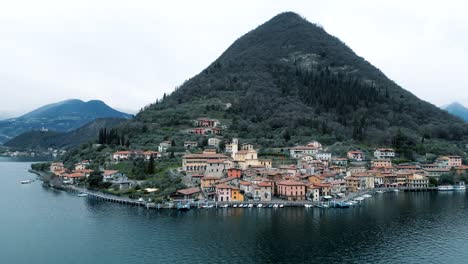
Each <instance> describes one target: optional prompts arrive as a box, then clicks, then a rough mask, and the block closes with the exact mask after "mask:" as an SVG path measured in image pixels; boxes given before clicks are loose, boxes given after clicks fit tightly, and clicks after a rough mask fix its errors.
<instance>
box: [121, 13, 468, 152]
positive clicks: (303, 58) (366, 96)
mask: <svg viewBox="0 0 468 264" xmlns="http://www.w3.org/2000/svg"><path fill="white" fill-rule="evenodd" d="M382 52H386V51H385V50H382ZM201 116H208V117H212V118H218V119H220V120H221V121H222V122H223V123H224V124H227V125H228V129H227V130H226V131H225V135H226V136H227V137H231V136H239V137H241V138H245V139H251V141H256V142H257V143H259V144H262V145H268V146H282V145H285V144H286V145H287V144H291V142H294V141H304V140H307V139H310V138H311V137H315V138H317V137H319V138H322V140H327V141H328V142H333V141H335V140H339V141H341V140H349V139H353V140H355V141H358V142H365V143H368V144H382V145H392V144H395V142H394V139H395V137H397V136H398V137H399V138H400V139H401V138H403V139H404V141H405V142H404V143H402V144H417V143H419V142H424V139H427V138H433V139H436V138H437V139H444V140H461V139H463V138H464V137H465V136H466V135H467V134H468V130H467V126H466V125H465V124H464V123H463V122H462V121H461V120H460V119H458V118H456V117H453V116H452V115H450V114H448V113H447V112H445V111H443V110H441V109H439V108H438V107H436V106H434V105H432V104H430V103H427V102H425V101H422V100H420V99H418V98H417V97H416V96H415V95H413V94H411V93H410V92H408V91H406V90H404V89H402V88H401V87H400V86H398V85H397V84H396V83H395V82H393V81H392V80H390V79H389V78H387V77H386V76H385V75H384V74H383V73H382V72H381V71H380V70H379V69H377V68H375V67H374V66H372V65H371V64H370V63H369V62H367V61H366V60H365V59H363V58H361V57H359V56H358V55H356V54H355V53H354V52H353V51H352V50H351V49H350V48H349V47H348V46H346V45H345V44H344V43H343V42H342V41H340V40H339V39H338V38H336V37H334V36H331V35H329V34H328V33H327V32H326V31H325V30H324V29H323V28H322V27H320V26H318V25H315V24H312V23H309V22H308V21H306V20H305V19H304V18H302V17H300V16H299V15H297V14H295V13H290V12H288V13H282V14H279V15H277V16H275V17H274V18H272V19H271V20H270V21H268V22H266V23H265V24H263V25H261V26H259V27H258V28H256V29H255V30H253V31H251V32H249V33H247V34H246V35H244V36H242V37H241V38H239V39H238V40H237V41H235V42H234V43H233V44H232V45H231V46H230V47H229V48H228V49H227V50H226V51H225V52H224V53H223V54H222V55H221V56H220V57H219V58H218V59H217V60H216V61H214V62H213V63H212V64H211V65H210V66H209V67H208V68H206V69H205V70H203V71H202V72H201V73H200V74H198V75H196V76H195V77H193V78H191V79H190V80H188V81H186V82H185V83H184V84H183V85H182V86H180V87H178V88H176V90H175V91H174V92H173V93H172V94H170V95H168V96H164V98H163V99H162V100H160V101H157V102H156V103H154V104H152V105H150V106H148V107H146V108H145V109H143V110H142V111H141V112H140V113H139V114H138V115H137V117H136V120H135V121H134V122H130V123H128V126H127V128H126V129H124V130H123V131H125V132H123V133H127V134H128V135H129V136H130V137H131V140H130V141H131V142H133V143H135V144H146V145H148V144H153V143H157V142H158V141H160V140H162V136H164V135H166V137H167V136H170V134H171V133H175V132H176V131H180V129H182V128H184V127H190V125H191V120H192V119H194V118H197V117H201ZM406 141H408V142H406Z"/></svg>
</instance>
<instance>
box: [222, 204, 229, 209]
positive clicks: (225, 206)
mask: <svg viewBox="0 0 468 264" xmlns="http://www.w3.org/2000/svg"><path fill="white" fill-rule="evenodd" d="M221 207H222V208H228V207H229V204H225V205H222V206H221Z"/></svg>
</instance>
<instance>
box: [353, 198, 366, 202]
mask: <svg viewBox="0 0 468 264" xmlns="http://www.w3.org/2000/svg"><path fill="white" fill-rule="evenodd" d="M354 200H355V201H358V202H360V201H364V198H363V197H356V198H354Z"/></svg>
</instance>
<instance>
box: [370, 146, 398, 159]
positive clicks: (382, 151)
mask: <svg viewBox="0 0 468 264" xmlns="http://www.w3.org/2000/svg"><path fill="white" fill-rule="evenodd" d="M374 157H375V158H376V159H393V158H395V150H394V149H391V148H379V149H376V150H375V151H374Z"/></svg>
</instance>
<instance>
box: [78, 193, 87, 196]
mask: <svg viewBox="0 0 468 264" xmlns="http://www.w3.org/2000/svg"><path fill="white" fill-rule="evenodd" d="M77 196H78V197H88V194H87V193H79V194H78V195H77Z"/></svg>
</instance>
